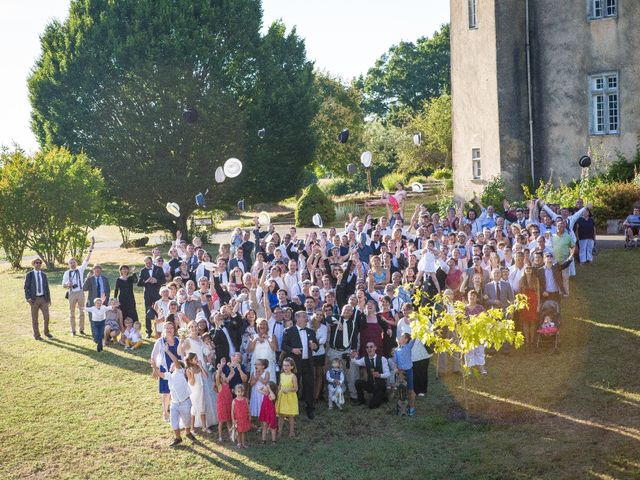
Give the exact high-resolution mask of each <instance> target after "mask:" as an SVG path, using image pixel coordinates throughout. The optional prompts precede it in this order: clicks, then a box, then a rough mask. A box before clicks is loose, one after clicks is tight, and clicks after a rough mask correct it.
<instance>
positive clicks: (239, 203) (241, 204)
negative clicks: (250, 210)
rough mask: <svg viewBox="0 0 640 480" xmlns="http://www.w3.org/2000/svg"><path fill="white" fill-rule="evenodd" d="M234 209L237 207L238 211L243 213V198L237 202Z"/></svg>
mask: <svg viewBox="0 0 640 480" xmlns="http://www.w3.org/2000/svg"><path fill="white" fill-rule="evenodd" d="M236 207H238V210H242V211H244V198H243V199H242V200H238V203H236Z"/></svg>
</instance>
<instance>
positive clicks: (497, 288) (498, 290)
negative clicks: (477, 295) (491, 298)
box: [496, 282, 500, 301]
mask: <svg viewBox="0 0 640 480" xmlns="http://www.w3.org/2000/svg"><path fill="white" fill-rule="evenodd" d="M496 299H497V300H498V301H500V282H496Z"/></svg>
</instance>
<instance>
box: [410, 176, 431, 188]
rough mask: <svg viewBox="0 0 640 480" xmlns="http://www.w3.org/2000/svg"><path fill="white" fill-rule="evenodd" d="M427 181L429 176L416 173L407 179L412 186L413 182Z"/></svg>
mask: <svg viewBox="0 0 640 480" xmlns="http://www.w3.org/2000/svg"><path fill="white" fill-rule="evenodd" d="M416 182H417V183H427V177H426V176H424V175H416V176H414V177H411V178H410V179H409V180H407V185H409V186H411V184H412V183H416Z"/></svg>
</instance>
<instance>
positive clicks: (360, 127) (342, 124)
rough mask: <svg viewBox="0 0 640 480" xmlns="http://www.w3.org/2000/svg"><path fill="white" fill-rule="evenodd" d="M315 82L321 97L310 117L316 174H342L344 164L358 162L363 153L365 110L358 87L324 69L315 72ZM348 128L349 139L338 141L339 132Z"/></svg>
mask: <svg viewBox="0 0 640 480" xmlns="http://www.w3.org/2000/svg"><path fill="white" fill-rule="evenodd" d="M315 86H316V90H317V92H318V96H319V99H320V105H319V108H318V113H317V114H316V116H315V117H314V119H313V123H312V127H313V129H314V131H315V137H316V139H317V146H316V151H315V156H314V161H313V165H314V168H315V171H316V174H317V175H318V176H324V175H326V174H327V173H332V174H334V175H337V176H345V175H346V173H347V172H346V169H347V165H348V164H349V163H357V162H358V159H359V157H360V154H361V153H362V146H363V131H364V111H363V110H362V107H361V101H362V99H361V94H360V91H359V90H358V89H357V88H355V87H354V86H353V85H344V84H343V83H342V82H340V80H338V79H336V78H333V77H331V76H330V75H328V74H326V73H321V72H316V75H315ZM344 128H348V129H349V141H348V142H347V143H340V142H338V140H337V136H338V133H339V132H341V131H342V130H343V129H344Z"/></svg>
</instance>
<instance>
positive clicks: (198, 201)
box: [196, 192, 204, 207]
mask: <svg viewBox="0 0 640 480" xmlns="http://www.w3.org/2000/svg"><path fill="white" fill-rule="evenodd" d="M196 205H197V206H199V207H204V194H203V193H202V192H198V194H197V195H196Z"/></svg>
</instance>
